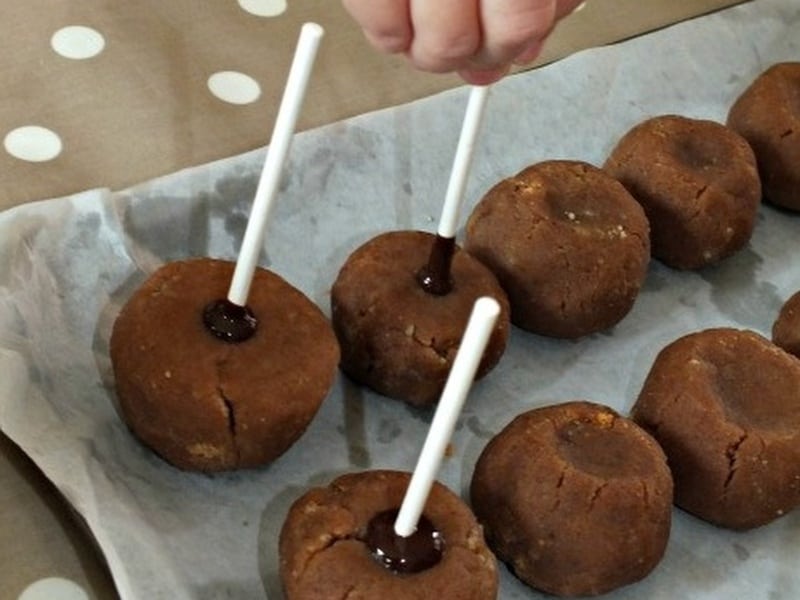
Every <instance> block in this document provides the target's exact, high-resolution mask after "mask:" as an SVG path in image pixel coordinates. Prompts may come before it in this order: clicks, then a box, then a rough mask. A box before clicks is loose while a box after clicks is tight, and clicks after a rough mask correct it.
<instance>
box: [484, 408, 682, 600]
mask: <svg viewBox="0 0 800 600" xmlns="http://www.w3.org/2000/svg"><path fill="white" fill-rule="evenodd" d="M470 495H471V500H472V506H473V508H474V510H475V514H476V515H477V517H478V520H479V522H480V523H481V524H482V525H483V526H484V528H485V531H486V537H487V540H488V542H489V546H490V547H491V548H492V549H493V550H494V551H495V553H496V554H497V557H498V558H499V559H501V560H503V561H506V562H507V563H508V564H509V566H510V568H511V569H512V571H513V572H514V574H515V575H516V576H517V577H519V578H520V579H521V580H522V581H524V582H525V583H527V584H528V585H530V586H532V587H534V588H536V589H540V590H543V591H545V592H548V593H550V594H556V595H559V596H583V595H595V594H602V593H605V592H608V591H611V590H613V589H615V588H618V587H620V586H623V585H626V584H629V583H632V582H634V581H638V580H640V579H642V578H643V577H645V576H646V575H647V574H648V573H650V572H651V571H652V569H653V568H655V566H656V565H657V564H658V562H659V561H660V560H661V557H662V556H663V554H664V550H665V548H666V544H667V540H668V538H669V530H670V522H671V511H672V479H671V476H670V472H669V469H668V467H667V463H666V459H665V456H664V453H663V452H662V450H661V448H659V446H658V444H657V443H656V442H655V441H654V440H653V439H652V438H651V437H650V436H649V435H648V434H647V433H646V432H645V431H644V430H642V429H641V428H639V427H638V426H637V425H636V424H635V423H633V422H632V421H630V420H628V419H625V418H624V417H621V416H619V415H618V414H616V413H615V412H614V411H613V410H611V409H610V408H607V407H604V406H601V405H597V404H592V403H589V402H567V403H564V404H560V405H555V406H548V407H543V408H538V409H534V410H531V411H528V412H526V413H523V414H521V415H519V416H517V417H516V418H515V419H514V420H513V421H512V422H511V423H510V424H509V425H507V426H506V427H505V428H504V429H503V430H502V431H501V432H500V433H498V434H497V435H496V436H495V437H494V438H492V439H491V440H490V441H489V443H488V444H487V445H486V447H485V448H484V450H483V452H482V453H481V456H480V458H479V459H478V462H477V464H476V466H475V472H474V474H473V476H472V484H471V488H470Z"/></svg>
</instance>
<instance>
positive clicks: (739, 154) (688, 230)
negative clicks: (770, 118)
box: [603, 115, 761, 269]
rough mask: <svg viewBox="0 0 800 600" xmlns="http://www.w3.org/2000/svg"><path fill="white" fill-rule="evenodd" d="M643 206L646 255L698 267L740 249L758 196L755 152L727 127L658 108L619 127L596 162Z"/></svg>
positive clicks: (684, 266) (675, 264) (676, 265)
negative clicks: (605, 156)
mask: <svg viewBox="0 0 800 600" xmlns="http://www.w3.org/2000/svg"><path fill="white" fill-rule="evenodd" d="M603 168H604V169H605V171H606V172H608V173H609V174H610V175H611V176H612V177H614V178H616V179H618V180H619V181H620V182H621V183H622V185H624V186H625V187H626V188H627V190H628V191H629V192H630V193H631V195H632V196H633V197H634V198H636V200H637V201H638V202H639V203H640V204H641V205H642V206H643V207H644V212H645V213H646V214H647V218H648V220H649V221H650V237H651V241H652V252H653V256H654V257H656V258H658V259H659V260H661V261H662V262H663V263H664V264H666V265H669V266H670V267H673V268H676V269H699V268H701V267H705V266H707V265H711V264H714V263H716V262H719V261H720V260H722V259H724V258H726V257H728V256H731V255H732V254H734V253H736V252H738V251H739V250H741V249H742V248H743V247H744V246H745V245H746V244H747V242H748V241H749V240H750V236H751V235H752V233H753V228H754V226H755V222H756V212H757V210H758V206H759V205H760V203H761V184H760V182H759V178H758V171H757V168H756V159H755V156H754V155H753V151H752V150H751V148H750V146H749V145H748V144H747V141H746V140H745V139H744V138H743V137H742V136H740V135H739V134H738V133H736V132H735V131H734V130H732V129H729V128H727V127H725V126H724V125H721V124H720V123H715V122H713V121H708V120H702V119H689V118H686V117H681V116H677V115H662V116H658V117H654V118H652V119H648V120H646V121H644V122H642V123H640V124H638V125H636V126H635V127H634V128H633V129H631V130H630V131H629V132H627V133H626V134H625V135H624V136H623V137H622V139H620V141H619V142H618V143H617V145H616V146H615V148H614V149H613V150H612V152H611V154H610V155H609V157H608V160H607V161H606V164H605V165H604V167H603Z"/></svg>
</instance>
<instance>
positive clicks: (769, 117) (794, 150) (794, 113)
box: [728, 62, 800, 211]
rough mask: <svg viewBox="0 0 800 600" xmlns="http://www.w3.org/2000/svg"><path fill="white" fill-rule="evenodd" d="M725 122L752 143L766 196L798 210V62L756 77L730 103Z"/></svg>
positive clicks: (799, 158)
mask: <svg viewBox="0 0 800 600" xmlns="http://www.w3.org/2000/svg"><path fill="white" fill-rule="evenodd" d="M728 126H729V127H730V128H731V129H733V130H734V131H737V132H739V134H740V135H742V136H743V137H744V138H745V139H746V140H747V141H748V142H749V143H750V146H752V148H753V150H754V152H755V155H756V159H757V160H758V171H759V173H760V175H761V184H762V185H763V186H764V197H765V198H766V199H767V200H768V201H769V202H772V203H773V204H775V205H777V206H782V207H783V208H788V209H789V210H794V211H800V169H799V168H798V165H800V62H786V63H778V64H776V65H773V66H772V67H770V68H769V69H767V70H766V71H765V72H764V73H762V74H761V75H759V77H758V78H756V80H755V81H753V83H752V84H751V85H750V87H748V88H747V89H746V90H745V91H744V92H743V93H742V95H741V96H739V98H738V99H737V100H736V102H735V103H734V104H733V106H732V107H731V109H730V111H729V112H728Z"/></svg>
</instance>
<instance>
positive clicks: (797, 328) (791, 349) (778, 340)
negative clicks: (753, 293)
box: [772, 292, 800, 358]
mask: <svg viewBox="0 0 800 600" xmlns="http://www.w3.org/2000/svg"><path fill="white" fill-rule="evenodd" d="M772 341H773V343H774V344H776V345H777V346H780V347H781V348H783V349H784V350H786V352H788V353H789V354H793V355H795V356H797V357H798V358H800V292H796V293H795V294H794V295H792V297H791V298H789V299H788V300H787V301H786V302H785V303H784V304H783V306H782V307H781V310H780V312H779V313H778V318H777V319H775V323H773V325H772Z"/></svg>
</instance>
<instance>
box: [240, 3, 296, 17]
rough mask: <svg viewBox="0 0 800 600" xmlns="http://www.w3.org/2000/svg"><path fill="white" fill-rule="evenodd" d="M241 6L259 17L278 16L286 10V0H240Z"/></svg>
mask: <svg viewBox="0 0 800 600" xmlns="http://www.w3.org/2000/svg"><path fill="white" fill-rule="evenodd" d="M239 6H241V7H242V9H243V10H246V11H247V12H249V13H250V14H253V15H256V16H257V17H277V16H278V15H281V14H283V13H284V12H286V0H239Z"/></svg>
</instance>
